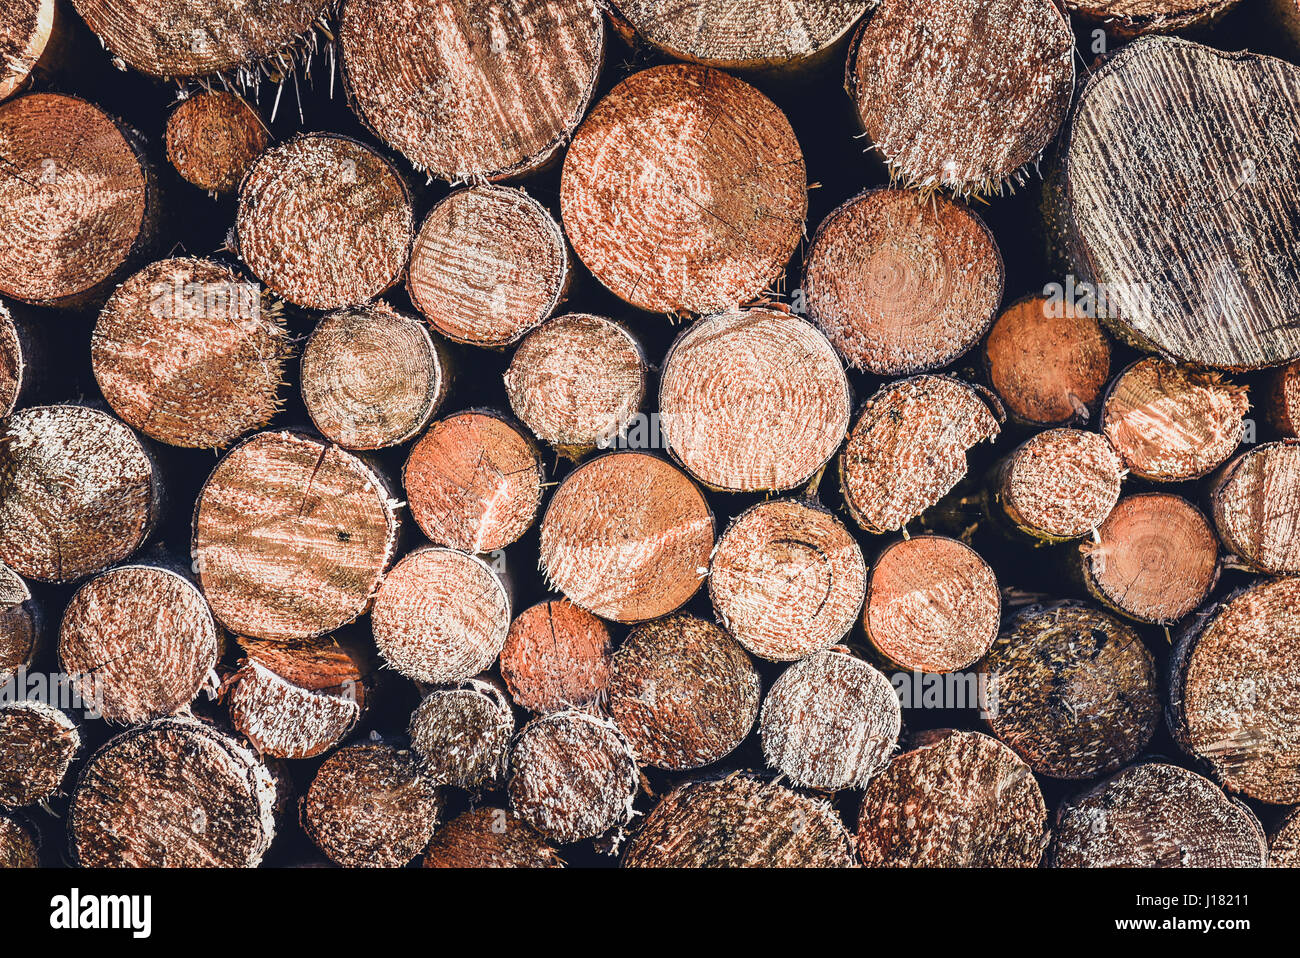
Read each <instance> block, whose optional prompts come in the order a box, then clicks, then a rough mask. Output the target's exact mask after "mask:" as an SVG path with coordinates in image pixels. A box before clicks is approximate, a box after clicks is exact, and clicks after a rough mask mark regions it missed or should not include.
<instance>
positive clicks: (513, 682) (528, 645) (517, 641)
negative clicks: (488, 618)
mask: <svg viewBox="0 0 1300 958" xmlns="http://www.w3.org/2000/svg"><path fill="white" fill-rule="evenodd" d="M610 655H611V653H610V636H609V629H608V628H607V627H606V625H605V623H604V622H602V621H601V620H600V619H598V618H596V616H594V615H592V614H591V613H590V612H588V611H586V610H585V609H580V608H578V607H577V606H576V605H574V604H573V603H572V602H570V601H568V600H567V599H555V600H550V601H547V602H541V603H538V604H537V605H535V606H533V607H532V608H529V609H525V610H524V611H523V612H522V613H520V614H519V617H518V618H517V619H515V621H514V622H512V623H511V624H510V633H509V634H508V635H507V636H506V644H505V648H503V649H502V650H501V678H502V679H504V680H505V683H506V688H507V689H509V690H510V695H511V697H512V698H513V699H514V701H515V704H516V705H521V706H523V707H524V708H526V709H530V710H531V711H533V712H542V713H544V712H555V711H559V710H561V709H566V708H574V709H586V708H589V707H591V706H593V705H596V704H599V703H602V702H604V701H605V696H606V692H607V689H608V687H609V679H610Z"/></svg>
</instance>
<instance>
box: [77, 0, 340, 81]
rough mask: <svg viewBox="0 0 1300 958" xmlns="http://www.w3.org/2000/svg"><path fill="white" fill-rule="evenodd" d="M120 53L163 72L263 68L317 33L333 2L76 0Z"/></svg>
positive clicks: (172, 74) (107, 43)
mask: <svg viewBox="0 0 1300 958" xmlns="http://www.w3.org/2000/svg"><path fill="white" fill-rule="evenodd" d="M72 2H73V6H75V7H76V8H77V12H78V13H79V14H81V18H82V19H83V20H85V21H86V23H87V25H88V26H89V27H90V29H91V30H93V31H95V33H96V34H98V36H99V38H100V39H101V40H102V41H103V42H104V45H105V46H106V47H108V49H109V51H110V52H111V53H112V54H113V55H114V56H115V57H118V58H120V59H122V60H124V61H125V62H126V63H128V64H129V65H130V66H132V67H134V68H135V69H137V70H139V71H140V72H141V73H147V74H148V75H149V76H155V77H192V76H203V75H206V74H210V73H220V72H225V71H232V72H233V71H242V70H246V69H249V68H252V67H254V66H256V65H257V64H258V63H259V62H260V61H263V60H266V59H269V58H271V57H272V56H273V55H274V54H278V53H281V52H283V51H285V50H287V49H288V48H290V47H292V46H293V45H294V43H295V41H297V40H298V38H299V37H300V36H301V35H303V34H305V33H307V32H308V31H310V30H311V28H312V26H313V24H315V22H316V19H317V17H318V16H320V15H321V14H322V12H323V11H324V9H325V8H326V7H327V6H328V0H257V2H256V3H251V2H229V0H221V2H218V0H156V2H151V3H149V4H145V5H142V4H138V3H135V2H133V0H72Z"/></svg>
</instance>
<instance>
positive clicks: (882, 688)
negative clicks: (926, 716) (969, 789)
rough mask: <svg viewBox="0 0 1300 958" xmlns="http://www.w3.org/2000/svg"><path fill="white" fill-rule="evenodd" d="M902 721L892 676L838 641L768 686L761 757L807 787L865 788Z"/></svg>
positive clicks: (886, 756)
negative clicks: (890, 681) (890, 680)
mask: <svg viewBox="0 0 1300 958" xmlns="http://www.w3.org/2000/svg"><path fill="white" fill-rule="evenodd" d="M902 721H903V719H902V710H901V708H900V707H899V701H898V693H897V692H895V691H894V687H893V686H892V685H890V683H889V679H887V678H886V677H885V676H884V675H883V674H882V673H881V672H880V671H878V670H877V669H874V668H872V667H871V666H870V665H868V664H867V663H866V662H863V661H862V660H861V659H859V658H856V657H855V656H853V655H850V654H848V653H847V652H846V651H844V650H843V649H841V648H840V647H835V648H832V649H829V650H827V651H825V652H818V653H816V654H814V655H810V656H808V658H806V659H803V660H802V661H799V662H796V663H795V664H794V665H792V666H790V667H789V668H788V669H786V670H785V671H784V672H783V673H781V677H780V678H779V679H777V680H776V682H775V683H774V684H773V686H772V688H771V691H769V692H768V693H767V698H765V699H764V700H763V713H762V718H761V719H760V720H759V730H760V732H761V733H762V741H763V758H764V760H765V761H766V762H767V764H768V765H770V766H771V767H772V768H775V769H777V770H778V771H780V772H781V773H782V774H783V775H785V776H786V777H787V778H789V779H790V781H792V782H793V783H794V784H796V785H800V786H803V787H805V788H821V789H828V790H830V791H836V790H838V789H842V788H863V787H864V786H865V785H866V784H867V782H868V781H869V780H870V779H871V777H872V776H873V775H875V774H876V773H877V772H879V771H880V770H881V769H882V768H884V767H885V765H887V764H888V762H889V759H890V756H891V755H892V754H893V752H894V747H895V746H896V745H897V744H898V735H899V732H900V731H901V729H902Z"/></svg>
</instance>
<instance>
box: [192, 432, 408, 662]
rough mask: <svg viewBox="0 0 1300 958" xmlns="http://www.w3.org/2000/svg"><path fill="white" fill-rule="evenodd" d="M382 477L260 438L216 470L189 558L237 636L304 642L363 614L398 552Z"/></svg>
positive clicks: (309, 449)
mask: <svg viewBox="0 0 1300 958" xmlns="http://www.w3.org/2000/svg"><path fill="white" fill-rule="evenodd" d="M397 531H398V519H397V515H396V512H395V503H394V501H393V500H392V499H390V498H389V495H388V491H387V489H386V488H385V486H384V484H383V481H382V480H381V479H380V477H379V476H378V475H377V474H376V473H375V472H373V471H372V470H371V468H370V467H369V466H367V465H366V464H365V463H363V462H362V461H361V460H360V459H357V458H356V457H355V456H352V455H349V454H348V453H346V452H343V451H342V450H340V449H339V448H337V447H336V446H331V445H327V444H326V443H324V442H321V441H320V440H318V439H313V438H311V437H310V436H306V435H300V434H298V433H292V432H264V433H258V434H257V435H256V436H253V437H251V438H250V439H246V440H245V441H244V442H242V443H240V444H239V445H238V446H236V447H235V448H234V449H232V450H231V451H230V452H228V453H227V454H226V455H225V457H224V458H223V459H222V460H221V461H220V462H219V463H217V467H216V469H214V470H213V471H212V475H211V476H209V477H208V480H207V482H206V483H204V485H203V490H202V492H201V493H200V494H199V501H198V505H197V506H196V507H195V511H194V546H193V548H194V560H195V562H196V563H197V568H198V570H199V578H200V580H201V582H202V584H203V592H204V594H205V595H207V597H208V601H209V602H210V603H211V605H212V611H213V612H214V613H215V614H216V616H217V618H218V619H219V620H220V621H221V622H222V624H224V625H225V626H226V628H228V629H230V631H232V632H234V633H236V634H237V635H248V636H252V637H255V638H260V639H275V640H280V641H284V640H288V639H304V638H311V637H314V636H318V635H324V634H325V633H326V632H332V631H333V630H334V629H337V628H338V627H339V626H341V625H346V624H347V623H349V622H351V621H352V620H353V619H355V618H356V617H357V616H359V615H361V613H362V612H364V611H365V609H366V607H367V605H368V604H369V602H370V597H371V596H372V595H373V594H374V591H375V587H376V586H377V585H378V583H379V579H380V576H382V575H383V573H384V570H385V569H387V568H388V563H389V562H390V561H391V560H392V558H393V552H394V550H395V548H396V540H397Z"/></svg>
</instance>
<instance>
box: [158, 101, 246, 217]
mask: <svg viewBox="0 0 1300 958" xmlns="http://www.w3.org/2000/svg"><path fill="white" fill-rule="evenodd" d="M165 141H166V147H167V159H168V160H170V161H171V164H172V166H174V167H175V168H176V172H177V173H179V174H180V175H181V177H182V178H184V179H185V180H186V181H187V182H189V183H192V184H193V185H195V186H197V187H198V188H199V189H201V190H207V191H208V192H209V193H212V194H217V193H233V192H235V190H237V189H239V183H240V181H241V180H243V178H244V174H245V173H247V172H248V168H249V167H250V166H252V165H253V161H254V160H256V159H257V158H258V157H259V156H261V155H262V152H263V151H264V150H265V149H266V148H267V146H268V145H269V144H270V142H271V134H270V133H269V132H268V131H267V129H266V125H265V124H264V123H263V122H262V117H261V116H260V115H259V114H258V112H257V111H256V110H255V109H253V108H252V107H251V106H249V105H248V103H247V102H246V101H245V100H244V99H243V98H242V97H240V96H238V95H236V94H234V93H231V92H229V91H227V90H203V91H200V92H199V93H196V94H195V95H194V96H191V97H187V98H186V99H184V100H182V101H181V102H180V104H179V105H178V106H177V107H176V109H174V110H173V111H172V113H171V116H169V117H168V118H167V131H166V138H165Z"/></svg>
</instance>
